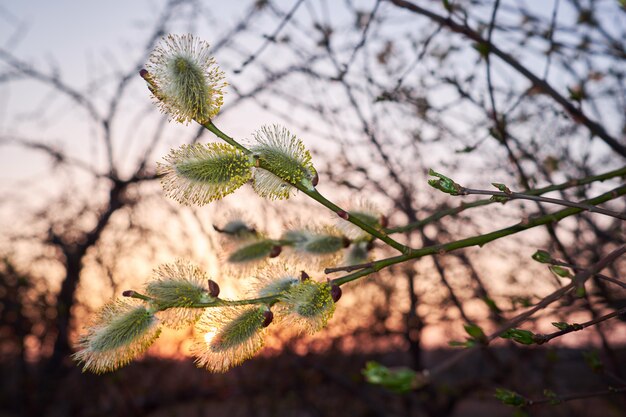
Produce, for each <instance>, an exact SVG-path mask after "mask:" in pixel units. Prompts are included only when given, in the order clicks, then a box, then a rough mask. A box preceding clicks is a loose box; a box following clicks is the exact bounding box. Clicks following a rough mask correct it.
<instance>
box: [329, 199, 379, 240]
mask: <svg viewBox="0 0 626 417" xmlns="http://www.w3.org/2000/svg"><path fill="white" fill-rule="evenodd" d="M348 214H349V216H351V217H357V218H358V219H359V220H361V221H362V222H363V223H366V224H368V225H370V226H372V227H373V228H375V229H380V228H381V226H382V225H381V219H382V213H381V212H380V210H379V209H378V208H377V207H376V206H375V205H374V204H372V203H370V202H368V201H365V200H361V201H358V202H356V203H352V204H349V205H348ZM333 218H334V219H335V222H336V226H337V228H338V229H339V230H340V231H341V232H342V233H343V234H344V235H345V236H346V237H348V238H349V239H351V240H363V239H370V238H371V236H370V234H369V233H367V232H365V231H363V230H362V229H361V228H359V227H358V226H355V225H354V224H352V223H350V222H349V221H347V220H344V219H342V218H339V217H336V216H334V217H333Z"/></svg>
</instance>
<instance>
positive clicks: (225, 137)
mask: <svg viewBox="0 0 626 417" xmlns="http://www.w3.org/2000/svg"><path fill="white" fill-rule="evenodd" d="M202 126H204V127H205V128H206V129H208V130H210V131H211V132H213V133H214V134H215V135H216V136H217V137H219V138H220V139H223V140H224V141H225V142H226V143H228V144H230V145H232V146H234V147H236V148H237V149H240V150H241V151H243V152H245V153H246V154H248V155H250V154H252V152H251V151H250V150H249V149H247V148H246V147H245V146H242V145H241V144H240V143H239V142H237V141H236V140H235V139H233V138H232V137H230V136H228V135H227V134H226V133H224V132H222V131H221V130H220V129H219V128H218V127H217V126H215V125H214V124H213V122H211V121H209V122H207V123H204V124H203V125H202ZM259 167H260V168H263V169H266V170H268V171H270V172H272V169H271V167H268V166H267V165H266V164H264V162H263V160H259ZM291 185H293V186H294V187H296V188H297V189H298V190H300V191H302V192H303V193H304V194H306V195H307V196H309V197H310V198H312V199H313V200H315V201H317V202H318V203H320V204H321V205H323V206H325V207H326V208H328V209H330V210H332V211H333V212H335V213H337V214H338V215H341V216H342V218H345V217H347V218H346V220H347V221H349V222H350V223H352V224H354V225H355V226H357V227H359V228H360V229H362V230H363V231H365V232H367V233H369V234H370V235H372V236H374V237H376V238H377V239H380V240H381V241H383V242H385V243H386V244H388V245H389V246H391V247H392V248H394V249H397V250H398V251H400V252H402V253H405V254H406V253H410V252H411V248H409V247H408V246H405V245H403V244H401V243H399V242H397V241H396V240H394V239H392V238H390V237H389V236H387V234H386V233H384V232H381V231H380V230H377V229H375V228H374V227H372V226H370V225H368V224H367V223H364V222H363V221H361V220H360V219H359V218H357V217H356V216H350V214H349V213H348V212H347V211H345V210H343V209H342V208H341V207H339V206H337V205H336V204H335V203H333V202H332V201H330V200H328V199H327V198H326V197H324V196H323V195H322V194H320V193H319V191H317V190H316V189H315V188H309V187H307V186H305V185H303V184H291ZM344 216H345V217H344Z"/></svg>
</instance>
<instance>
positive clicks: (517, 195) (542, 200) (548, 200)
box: [459, 187, 626, 220]
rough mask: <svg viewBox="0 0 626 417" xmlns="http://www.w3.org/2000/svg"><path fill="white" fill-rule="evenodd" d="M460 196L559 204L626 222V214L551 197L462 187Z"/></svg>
mask: <svg viewBox="0 0 626 417" xmlns="http://www.w3.org/2000/svg"><path fill="white" fill-rule="evenodd" d="M459 195H490V196H494V197H502V198H503V199H504V200H502V201H499V200H498V201H499V202H506V199H509V200H530V201H537V202H540V203H550V204H557V205H560V206H565V207H576V208H579V209H582V210H585V211H589V212H591V213H598V214H604V215H605V216H610V217H615V218H616V219H620V220H626V213H620V212H617V211H613V210H607V209H603V208H601V207H596V206H593V205H590V204H585V203H577V202H574V201H568V200H562V199H559V198H550V197H541V196H536V195H529V194H524V193H515V192H510V193H509V192H502V191H489V190H476V189H472V188H465V187H462V188H461V190H460V191H459Z"/></svg>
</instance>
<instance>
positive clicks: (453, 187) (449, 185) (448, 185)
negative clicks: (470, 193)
mask: <svg viewBox="0 0 626 417" xmlns="http://www.w3.org/2000/svg"><path fill="white" fill-rule="evenodd" d="M428 175H430V176H433V177H437V179H431V180H428V185H430V186H431V187H433V188H436V189H438V190H439V191H443V192H444V193H446V194H450V195H460V194H461V193H463V187H461V186H460V185H459V184H457V183H456V182H454V181H453V180H452V179H450V178H448V177H446V176H445V175H441V174H440V173H438V172H435V171H433V170H432V169H429V170H428Z"/></svg>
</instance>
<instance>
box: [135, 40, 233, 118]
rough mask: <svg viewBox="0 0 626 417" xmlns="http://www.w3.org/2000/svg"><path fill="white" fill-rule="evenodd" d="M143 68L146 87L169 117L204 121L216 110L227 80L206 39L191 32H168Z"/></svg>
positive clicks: (216, 111) (215, 112) (220, 101)
mask: <svg viewBox="0 0 626 417" xmlns="http://www.w3.org/2000/svg"><path fill="white" fill-rule="evenodd" d="M146 68H147V70H148V73H149V75H148V77H149V83H150V89H151V91H152V93H153V94H154V96H155V98H156V99H157V100H158V103H159V106H160V107H161V110H162V111H163V112H165V113H167V114H169V115H170V117H171V118H173V119H175V120H177V121H179V122H181V123H189V122H190V121H192V120H196V121H197V122H198V123H206V122H208V121H209V120H211V119H212V118H213V117H215V115H217V113H218V112H219V110H220V107H221V106H222V104H223V102H224V99H223V95H224V91H223V90H224V88H225V87H226V85H227V83H226V82H224V73H223V72H222V71H221V70H220V69H219V67H218V66H217V64H216V62H215V59H214V58H213V57H212V56H211V55H210V54H209V44H208V43H207V42H204V41H202V40H199V39H197V38H194V37H193V36H192V35H182V36H179V35H168V36H167V37H165V38H163V39H162V41H161V43H160V44H159V45H157V47H156V48H155V49H154V51H153V52H152V54H151V55H150V58H149V61H148V63H147V64H146ZM144 78H145V77H144Z"/></svg>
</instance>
